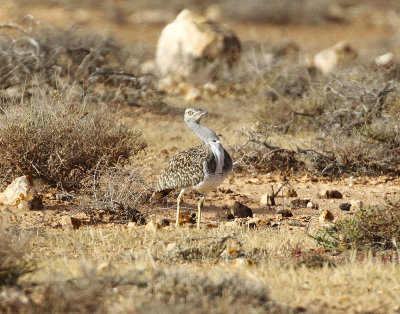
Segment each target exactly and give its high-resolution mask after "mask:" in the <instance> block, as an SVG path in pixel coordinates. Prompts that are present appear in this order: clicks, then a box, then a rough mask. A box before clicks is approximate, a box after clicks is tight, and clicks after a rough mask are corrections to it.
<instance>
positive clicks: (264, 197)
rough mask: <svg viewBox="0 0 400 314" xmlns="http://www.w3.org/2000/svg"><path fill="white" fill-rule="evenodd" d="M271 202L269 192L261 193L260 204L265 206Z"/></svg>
mask: <svg viewBox="0 0 400 314" xmlns="http://www.w3.org/2000/svg"><path fill="white" fill-rule="evenodd" d="M268 204H269V195H268V194H263V195H261V199H260V205H261V206H265V205H268Z"/></svg>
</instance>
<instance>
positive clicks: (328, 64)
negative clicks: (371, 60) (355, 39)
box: [313, 41, 358, 74]
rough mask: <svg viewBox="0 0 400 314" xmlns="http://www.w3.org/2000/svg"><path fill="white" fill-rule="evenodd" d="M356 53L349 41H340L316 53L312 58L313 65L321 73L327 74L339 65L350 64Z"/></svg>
mask: <svg viewBox="0 0 400 314" xmlns="http://www.w3.org/2000/svg"><path fill="white" fill-rule="evenodd" d="M357 55H358V54H357V51H356V50H355V49H354V48H353V47H352V45H351V44H350V43H347V42H344V41H341V42H339V43H337V44H336V45H335V46H333V47H331V48H328V49H325V50H322V51H320V52H319V53H317V54H316V55H315V56H314V58H313V65H314V66H315V67H316V68H317V69H318V70H320V71H321V72H322V73H323V74H328V73H330V72H331V71H333V70H335V69H336V68H337V67H339V66H344V65H349V64H351V62H353V61H354V60H355V59H356V58H357Z"/></svg>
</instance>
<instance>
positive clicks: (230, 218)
mask: <svg viewBox="0 0 400 314" xmlns="http://www.w3.org/2000/svg"><path fill="white" fill-rule="evenodd" d="M226 219H228V220H233V219H235V216H233V214H232V213H227V214H226Z"/></svg>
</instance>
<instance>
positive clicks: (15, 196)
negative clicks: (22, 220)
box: [0, 176, 36, 210]
mask: <svg viewBox="0 0 400 314" xmlns="http://www.w3.org/2000/svg"><path fill="white" fill-rule="evenodd" d="M35 196H36V189H35V188H34V186H33V181H32V179H31V178H30V176H22V177H18V178H16V179H15V180H14V181H13V182H11V183H10V185H8V186H7V188H6V189H5V190H4V191H3V192H2V193H0V205H11V206H17V207H18V208H19V209H28V210H29V209H32V201H33V200H34V198H35Z"/></svg>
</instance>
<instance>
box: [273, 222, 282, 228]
mask: <svg viewBox="0 0 400 314" xmlns="http://www.w3.org/2000/svg"><path fill="white" fill-rule="evenodd" d="M280 224H281V223H280V222H279V221H274V222H272V223H271V227H278V226H279V225H280Z"/></svg>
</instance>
